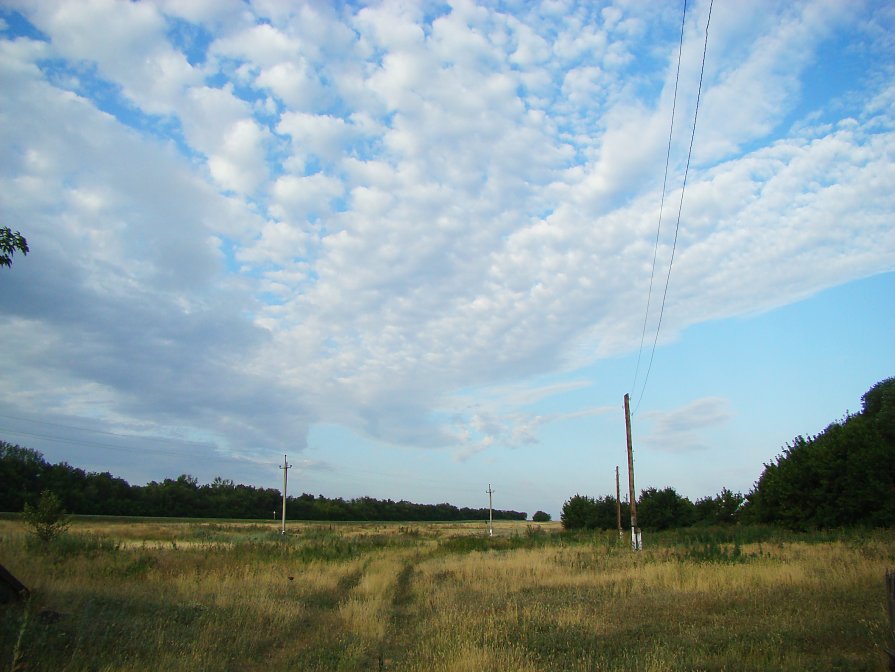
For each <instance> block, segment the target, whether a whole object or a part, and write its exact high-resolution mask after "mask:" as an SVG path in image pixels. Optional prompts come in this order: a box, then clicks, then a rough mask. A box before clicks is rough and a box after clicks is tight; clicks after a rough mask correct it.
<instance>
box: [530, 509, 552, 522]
mask: <svg viewBox="0 0 895 672" xmlns="http://www.w3.org/2000/svg"><path fill="white" fill-rule="evenodd" d="M531 519H532V520H533V521H534V522H536V523H549V522H550V514H549V513H545V512H544V511H535V514H534V515H533V516H532V517H531Z"/></svg>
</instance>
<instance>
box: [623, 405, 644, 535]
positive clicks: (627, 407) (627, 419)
mask: <svg viewBox="0 0 895 672" xmlns="http://www.w3.org/2000/svg"><path fill="white" fill-rule="evenodd" d="M625 435H626V436H627V439H628V494H629V496H630V503H629V506H630V507H631V549H632V550H634V551H639V550H641V549H643V537H642V536H641V534H640V528H639V527H638V526H637V499H636V498H635V496H634V447H633V446H632V445H631V404H630V401H629V400H628V395H627V394H626V395H625Z"/></svg>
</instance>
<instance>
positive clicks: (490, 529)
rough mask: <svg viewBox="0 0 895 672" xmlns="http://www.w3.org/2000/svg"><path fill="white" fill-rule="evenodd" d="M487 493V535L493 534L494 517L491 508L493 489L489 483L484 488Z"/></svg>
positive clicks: (491, 535)
mask: <svg viewBox="0 0 895 672" xmlns="http://www.w3.org/2000/svg"><path fill="white" fill-rule="evenodd" d="M486 492H487V493H488V536H489V537H493V536H494V517H493V514H492V510H491V495H493V494H494V491H493V490H492V489H491V484H490V483H489V484H488V489H487V490H486Z"/></svg>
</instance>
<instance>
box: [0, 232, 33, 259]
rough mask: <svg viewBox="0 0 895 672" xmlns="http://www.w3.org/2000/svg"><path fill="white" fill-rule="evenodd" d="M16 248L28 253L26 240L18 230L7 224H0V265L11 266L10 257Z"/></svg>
mask: <svg viewBox="0 0 895 672" xmlns="http://www.w3.org/2000/svg"><path fill="white" fill-rule="evenodd" d="M16 250H18V251H19V252H21V253H22V254H28V241H27V240H25V237H24V236H23V235H22V234H21V233H19V232H18V231H13V230H12V229H10V228H9V227H8V226H0V266H12V257H13V255H14V254H15V253H16Z"/></svg>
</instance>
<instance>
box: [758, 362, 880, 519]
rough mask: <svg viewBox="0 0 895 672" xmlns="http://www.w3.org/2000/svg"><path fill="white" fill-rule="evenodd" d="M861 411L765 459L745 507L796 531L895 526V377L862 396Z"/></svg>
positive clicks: (875, 386)
mask: <svg viewBox="0 0 895 672" xmlns="http://www.w3.org/2000/svg"><path fill="white" fill-rule="evenodd" d="M861 400H862V411H861V413H859V414H857V415H849V416H846V418H845V419H844V420H843V421H841V422H834V423H832V424H831V425H829V426H828V427H827V428H826V429H825V430H824V431H823V432H821V433H820V434H818V435H817V436H814V437H811V438H804V437H801V436H798V437H796V438H795V439H794V440H793V441H792V443H790V444H787V446H786V447H785V448H784V450H783V453H782V454H781V455H780V456H778V457H777V459H776V460H775V461H774V462H772V463H769V464H766V465H765V467H764V471H763V472H762V474H761V476H760V477H759V479H758V481H757V482H756V484H755V487H754V488H753V490H752V492H750V493H749V496H748V504H747V506H746V507H745V510H744V511H743V516H744V518H745V519H746V520H747V521H755V522H764V523H777V524H782V525H784V526H786V527H789V528H791V529H812V528H830V527H844V526H855V525H858V526H874V527H878V526H892V525H893V524H895V378H888V379H886V380H883V381H881V382H879V383H877V384H876V385H874V386H873V387H872V388H871V389H870V390H868V391H867V392H866V393H865V394H864V395H863V396H862V398H861Z"/></svg>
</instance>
